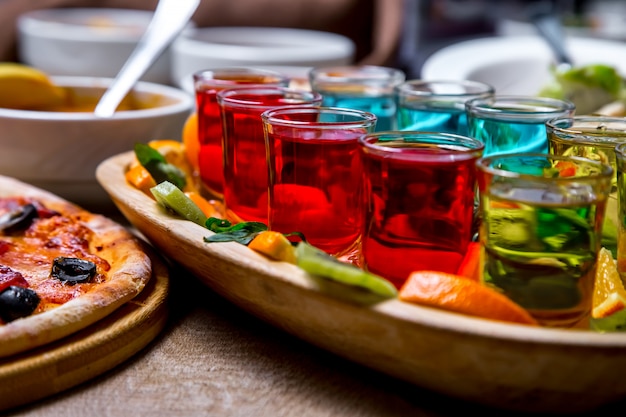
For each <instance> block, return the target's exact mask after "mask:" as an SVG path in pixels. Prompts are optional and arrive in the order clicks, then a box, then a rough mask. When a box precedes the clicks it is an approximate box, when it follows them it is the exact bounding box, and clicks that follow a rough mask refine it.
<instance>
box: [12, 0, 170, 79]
mask: <svg viewBox="0 0 626 417" xmlns="http://www.w3.org/2000/svg"><path fill="white" fill-rule="evenodd" d="M152 15H153V13H152V12H150V11H144V10H126V9H100V8H85V9H82V8H76V9H72V8H69V9H66V8H62V9H44V10H36V11H32V12H28V13H25V14H23V15H21V16H20V17H19V18H18V21H17V27H18V58H19V60H20V61H21V62H23V63H25V64H28V65H30V66H33V67H36V68H38V69H40V70H42V71H44V72H46V73H48V74H51V75H80V76H93V77H109V78H111V77H115V76H116V75H117V73H118V72H119V70H120V69H121V68H122V65H124V62H126V59H127V58H128V56H129V55H130V54H131V52H132V51H133V50H134V49H135V46H136V45H137V43H138V41H139V39H140V38H141V36H142V35H143V32H144V31H145V29H146V27H147V26H148V24H149V22H150V19H151V18H152ZM142 80H143V81H150V82H155V83H161V84H170V83H171V77H170V50H169V49H167V50H166V51H165V52H164V53H163V55H161V57H159V59H157V61H156V62H155V63H154V64H153V65H152V66H151V67H150V69H149V70H148V71H146V73H145V74H144V76H143V77H142Z"/></svg>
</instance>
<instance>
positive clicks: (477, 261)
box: [456, 242, 483, 281]
mask: <svg viewBox="0 0 626 417" xmlns="http://www.w3.org/2000/svg"><path fill="white" fill-rule="evenodd" d="M481 255H482V248H481V246H480V243H479V242H470V244H469V245H468V246H467V251H466V252H465V256H464V257H463V260H462V261H461V265H459V269H458V270H457V273H456V274H457V275H460V276H462V277H465V278H469V279H471V280H473V281H480V279H481V275H482V266H483V263H482V259H481Z"/></svg>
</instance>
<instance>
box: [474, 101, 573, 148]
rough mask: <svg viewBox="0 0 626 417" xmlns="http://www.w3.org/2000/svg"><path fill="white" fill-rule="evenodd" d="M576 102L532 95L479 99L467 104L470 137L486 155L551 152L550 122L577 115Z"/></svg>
mask: <svg viewBox="0 0 626 417" xmlns="http://www.w3.org/2000/svg"><path fill="white" fill-rule="evenodd" d="M575 110H576V107H575V105H574V103H572V102H570V101H566V100H557V99H552V98H544V97H532V96H528V97H526V96H498V95H495V96H493V97H488V98H476V99H472V100H469V101H468V102H467V103H465V111H466V113H467V125H468V136H471V137H473V138H476V139H478V140H480V141H481V142H483V143H484V144H485V151H484V155H485V156H490V155H495V154H508V153H520V152H535V153H543V154H547V153H548V136H547V133H546V122H548V121H549V120H551V119H554V118H556V117H570V116H573V115H574V112H575Z"/></svg>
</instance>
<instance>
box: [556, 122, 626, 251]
mask: <svg viewBox="0 0 626 417" xmlns="http://www.w3.org/2000/svg"><path fill="white" fill-rule="evenodd" d="M546 132H547V134H548V151H549V153H551V154H553V155H566V156H580V157H583V158H587V159H592V160H594V161H599V162H602V163H605V164H608V165H610V166H611V167H613V172H614V174H613V181H612V188H611V194H610V196H609V200H608V203H607V208H606V216H605V218H604V224H603V226H602V246H604V247H605V248H607V249H609V250H610V251H611V252H612V253H613V257H617V231H618V223H619V222H618V208H617V201H618V196H617V172H618V170H617V169H616V160H615V146H616V145H617V144H619V143H623V142H626V119H624V118H620V117H605V116H574V117H559V118H556V119H552V120H549V121H548V122H547V123H546Z"/></svg>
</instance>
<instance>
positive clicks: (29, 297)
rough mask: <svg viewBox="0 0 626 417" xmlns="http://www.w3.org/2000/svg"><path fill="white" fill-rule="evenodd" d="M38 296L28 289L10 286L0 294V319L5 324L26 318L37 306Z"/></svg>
mask: <svg viewBox="0 0 626 417" xmlns="http://www.w3.org/2000/svg"><path fill="white" fill-rule="evenodd" d="M39 301H40V299H39V296H38V295H37V293H36V292H35V291H33V290H31V289H30V288H24V287H17V286H15V285H11V286H9V287H7V288H5V289H4V291H2V292H0V318H2V320H3V321H4V322H6V323H8V322H10V321H13V320H17V319H19V318H22V317H28V316H30V315H31V314H33V311H35V309H36V308H37V306H38V305H39Z"/></svg>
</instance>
